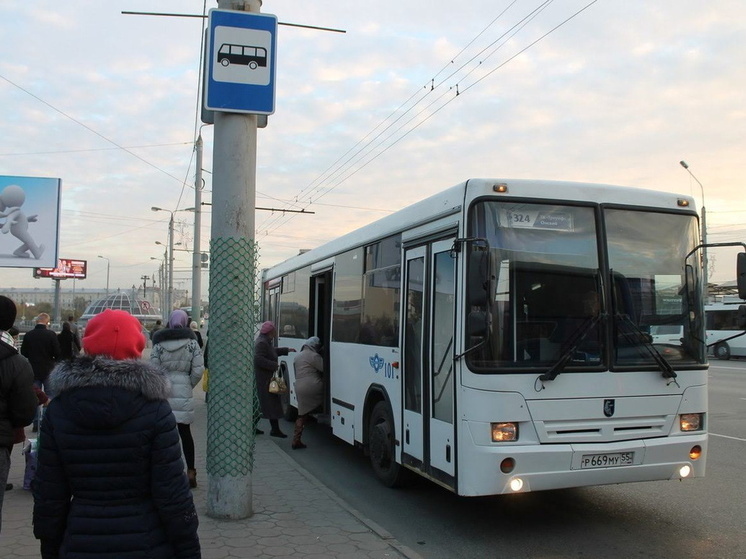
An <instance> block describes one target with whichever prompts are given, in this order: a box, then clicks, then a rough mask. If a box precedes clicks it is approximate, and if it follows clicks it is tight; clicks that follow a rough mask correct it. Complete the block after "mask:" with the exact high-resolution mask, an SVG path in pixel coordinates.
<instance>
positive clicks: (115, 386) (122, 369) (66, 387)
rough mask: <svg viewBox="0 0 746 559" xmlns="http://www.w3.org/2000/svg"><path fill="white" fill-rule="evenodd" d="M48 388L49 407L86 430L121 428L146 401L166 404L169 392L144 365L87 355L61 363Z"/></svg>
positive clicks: (165, 382)
mask: <svg viewBox="0 0 746 559" xmlns="http://www.w3.org/2000/svg"><path fill="white" fill-rule="evenodd" d="M49 385H50V386H49V387H50V391H51V393H52V394H54V395H55V397H54V398H53V399H52V401H51V403H50V404H49V405H50V406H55V407H60V408H61V409H62V410H64V412H63V413H64V414H65V415H66V416H67V417H68V419H70V420H72V421H73V422H74V423H76V424H78V425H80V426H83V427H85V428H88V429H107V428H112V427H115V426H117V425H120V424H121V423H123V422H124V421H127V420H128V419H129V418H131V417H135V416H137V415H139V413H140V411H141V410H142V409H143V406H145V405H146V404H147V402H148V401H153V400H166V399H167V398H168V395H169V392H170V390H171V383H170V382H169V380H168V378H167V377H166V376H165V374H164V373H163V371H161V370H160V369H159V368H157V367H155V366H153V365H151V364H150V363H148V362H147V361H140V360H136V359H125V360H121V361H117V360H114V359H111V358H108V357H103V356H90V355H84V356H81V357H78V358H76V359H73V360H72V361H63V362H61V363H60V364H59V365H57V367H56V368H55V369H54V371H52V373H51V374H50V375H49ZM55 409H56V408H55ZM50 411H51V408H50Z"/></svg>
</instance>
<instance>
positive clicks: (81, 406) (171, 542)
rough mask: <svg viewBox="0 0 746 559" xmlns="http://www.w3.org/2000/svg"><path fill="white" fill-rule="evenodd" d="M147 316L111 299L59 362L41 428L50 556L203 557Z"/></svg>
mask: <svg viewBox="0 0 746 559" xmlns="http://www.w3.org/2000/svg"><path fill="white" fill-rule="evenodd" d="M145 342H146V340H145V337H144V336H143V334H142V328H141V326H140V323H139V321H138V320H137V319H136V318H135V317H133V316H132V315H130V314H129V313H127V312H125V311H121V310H111V309H107V310H105V311H104V312H102V313H100V314H98V315H96V316H95V317H93V318H92V319H91V320H90V321H89V322H88V325H87V327H86V330H85V336H84V337H83V349H84V351H85V353H86V354H85V355H81V356H79V357H77V358H75V359H73V360H72V361H63V362H62V363H60V364H59V365H58V366H57V368H56V369H55V370H54V371H53V372H52V374H51V375H50V378H49V382H50V385H51V386H52V388H53V389H54V390H55V391H56V393H57V396H56V397H55V398H54V399H53V400H52V401H51V402H50V403H49V406H48V407H47V412H46V414H45V415H44V421H42V424H41V436H40V437H39V452H38V466H37V470H36V475H35V478H34V481H33V482H32V492H33V495H34V512H33V525H34V536H36V538H37V539H39V540H41V557H42V559H57V558H59V559H78V558H80V559H82V558H86V559H88V558H93V557H95V558H96V559H114V558H122V557H126V558H127V559H174V558H178V559H198V558H200V557H201V551H200V544H199V538H198V536H197V527H198V524H199V520H198V517H197V511H196V509H195V507H194V502H193V500H192V494H191V491H190V489H189V485H188V482H187V478H186V476H185V475H184V470H183V462H182V459H181V446H180V444H179V433H178V431H177V429H176V420H175V419H174V414H173V413H172V412H171V407H170V406H169V404H168V401H167V400H166V398H167V396H168V394H169V383H168V380H167V378H166V376H165V374H164V372H163V371H161V370H160V369H159V368H158V367H155V366H154V365H151V364H150V363H148V362H146V361H142V360H140V356H141V353H142V350H143V348H144V347H145Z"/></svg>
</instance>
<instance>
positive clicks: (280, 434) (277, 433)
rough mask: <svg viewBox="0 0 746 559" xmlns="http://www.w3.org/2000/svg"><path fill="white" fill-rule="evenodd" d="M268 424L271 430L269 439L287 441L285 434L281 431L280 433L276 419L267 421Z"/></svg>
mask: <svg viewBox="0 0 746 559" xmlns="http://www.w3.org/2000/svg"><path fill="white" fill-rule="evenodd" d="M269 424H270V426H271V427H272V429H270V431H269V436H270V437H278V438H280V439H287V438H288V436H287V435H286V434H285V433H283V432H282V431H280V424H279V422H278V421H277V420H276V419H270V420H269Z"/></svg>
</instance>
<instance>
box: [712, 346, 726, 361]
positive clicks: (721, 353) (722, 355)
mask: <svg viewBox="0 0 746 559" xmlns="http://www.w3.org/2000/svg"><path fill="white" fill-rule="evenodd" d="M715 357H717V358H718V359H722V360H724V361H727V360H728V359H730V346H729V345H728V344H726V343H725V342H723V343H722V344H718V345H716V346H715Z"/></svg>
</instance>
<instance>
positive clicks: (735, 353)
mask: <svg viewBox="0 0 746 559" xmlns="http://www.w3.org/2000/svg"><path fill="white" fill-rule="evenodd" d="M744 303H746V301H743V300H741V299H731V300H728V299H727V298H724V299H723V300H722V301H721V302H718V303H712V304H710V305H705V321H706V324H707V326H706V328H707V347H708V348H709V351H710V352H711V354H712V355H714V356H715V357H716V358H718V359H726V360H727V359H730V358H731V357H746V332H745V331H744V330H743V329H742V328H739V316H738V313H739V312H741V313H743V312H744V311H743V310H740V309H741V306H742V305H743V304H744Z"/></svg>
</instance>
